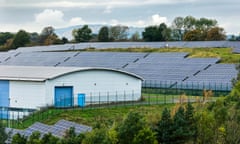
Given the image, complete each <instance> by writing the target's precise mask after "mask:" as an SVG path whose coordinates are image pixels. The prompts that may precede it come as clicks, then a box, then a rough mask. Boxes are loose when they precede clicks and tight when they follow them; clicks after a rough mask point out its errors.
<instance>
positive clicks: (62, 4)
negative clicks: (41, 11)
mask: <svg viewBox="0 0 240 144" xmlns="http://www.w3.org/2000/svg"><path fill="white" fill-rule="evenodd" d="M195 1H199V0H142V1H141V2H139V0H131V1H129V0H121V1H119V0H91V1H89V0H81V1H74V0H68V1H67V0H48V1H45V0H41V1H32V0H25V1H24V2H23V3H19V2H18V0H11V1H10V2H9V1H6V2H5V1H4V0H0V4H1V5H0V7H41V8H74V7H76V8H89V7H106V6H108V5H110V6H113V7H129V6H146V5H156V4H179V3H189V2H195Z"/></svg>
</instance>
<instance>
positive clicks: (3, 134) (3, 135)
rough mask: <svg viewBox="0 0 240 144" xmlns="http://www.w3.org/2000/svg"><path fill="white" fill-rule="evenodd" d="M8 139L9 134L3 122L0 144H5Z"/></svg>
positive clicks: (0, 129) (0, 130) (0, 128)
mask: <svg viewBox="0 0 240 144" xmlns="http://www.w3.org/2000/svg"><path fill="white" fill-rule="evenodd" d="M7 138H8V134H6V132H5V127H4V126H3V124H2V122H0V143H1V144H3V143H4V142H5V141H6V140H7Z"/></svg>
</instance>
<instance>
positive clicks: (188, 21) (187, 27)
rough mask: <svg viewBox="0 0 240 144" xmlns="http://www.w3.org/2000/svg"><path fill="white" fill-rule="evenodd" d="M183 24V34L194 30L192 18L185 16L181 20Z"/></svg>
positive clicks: (194, 21)
mask: <svg viewBox="0 0 240 144" xmlns="http://www.w3.org/2000/svg"><path fill="white" fill-rule="evenodd" d="M183 23H184V26H183V27H184V32H188V31H192V30H194V29H195V28H196V26H195V24H196V19H195V18H194V17H192V16H187V17H185V18H184V20H183Z"/></svg>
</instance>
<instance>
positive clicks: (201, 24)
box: [195, 18, 217, 31]
mask: <svg viewBox="0 0 240 144" xmlns="http://www.w3.org/2000/svg"><path fill="white" fill-rule="evenodd" d="M216 25H217V21H216V20H212V19H207V18H200V19H199V20H198V19H197V20H196V22H195V28H196V29H199V30H202V31H208V30H209V29H211V28H213V27H216Z"/></svg>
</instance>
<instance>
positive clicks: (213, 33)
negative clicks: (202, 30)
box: [206, 27, 226, 41]
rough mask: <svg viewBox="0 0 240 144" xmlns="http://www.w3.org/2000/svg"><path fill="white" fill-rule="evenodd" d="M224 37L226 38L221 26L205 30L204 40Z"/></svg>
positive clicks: (223, 38)
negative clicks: (205, 36)
mask: <svg viewBox="0 0 240 144" xmlns="http://www.w3.org/2000/svg"><path fill="white" fill-rule="evenodd" d="M225 39H226V35H225V32H224V29H223V28H220V27H214V28H211V29H210V30H208V32H207V38H206V40H208V41H221V40H225Z"/></svg>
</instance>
